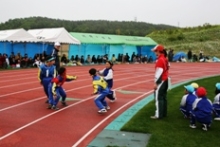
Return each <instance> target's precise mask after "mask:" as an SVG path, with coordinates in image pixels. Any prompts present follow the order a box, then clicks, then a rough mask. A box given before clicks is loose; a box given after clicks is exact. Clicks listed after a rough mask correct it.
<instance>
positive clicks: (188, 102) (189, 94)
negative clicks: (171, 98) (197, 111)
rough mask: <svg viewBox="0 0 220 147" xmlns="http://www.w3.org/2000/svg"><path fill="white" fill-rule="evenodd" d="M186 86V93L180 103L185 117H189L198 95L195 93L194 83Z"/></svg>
mask: <svg viewBox="0 0 220 147" xmlns="http://www.w3.org/2000/svg"><path fill="white" fill-rule="evenodd" d="M184 87H185V95H184V96H183V97H182V100H181V103H180V111H181V112H182V113H183V115H184V118H189V117H190V113H191V111H192V105H193V102H194V101H195V99H196V96H195V95H194V94H193V92H194V87H193V86H192V85H187V86H184Z"/></svg>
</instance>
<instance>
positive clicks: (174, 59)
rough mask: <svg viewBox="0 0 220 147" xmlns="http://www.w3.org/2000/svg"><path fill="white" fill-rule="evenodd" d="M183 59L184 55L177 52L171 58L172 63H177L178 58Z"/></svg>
mask: <svg viewBox="0 0 220 147" xmlns="http://www.w3.org/2000/svg"><path fill="white" fill-rule="evenodd" d="M181 57H184V58H186V53H184V52H178V53H176V54H175V55H174V56H173V61H178V60H179V58H181Z"/></svg>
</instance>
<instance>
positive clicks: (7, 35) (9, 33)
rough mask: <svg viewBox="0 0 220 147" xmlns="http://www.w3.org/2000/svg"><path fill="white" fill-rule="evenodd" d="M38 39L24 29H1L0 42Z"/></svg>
mask: <svg viewBox="0 0 220 147" xmlns="http://www.w3.org/2000/svg"><path fill="white" fill-rule="evenodd" d="M37 41H38V40H37V39H36V38H35V37H34V36H32V35H31V34H29V33H28V32H27V31H25V30H24V29H15V30H3V31H0V42H37Z"/></svg>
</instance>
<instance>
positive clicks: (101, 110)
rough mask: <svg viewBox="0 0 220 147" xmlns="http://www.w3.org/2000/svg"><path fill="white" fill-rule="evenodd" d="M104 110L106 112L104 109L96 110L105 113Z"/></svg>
mask: <svg viewBox="0 0 220 147" xmlns="http://www.w3.org/2000/svg"><path fill="white" fill-rule="evenodd" d="M106 112H107V110H106V109H100V110H99V111H98V113H106Z"/></svg>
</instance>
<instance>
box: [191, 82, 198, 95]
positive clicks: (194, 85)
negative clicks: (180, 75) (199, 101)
mask: <svg viewBox="0 0 220 147" xmlns="http://www.w3.org/2000/svg"><path fill="white" fill-rule="evenodd" d="M191 85H192V86H193V87H194V92H193V94H194V95H195V96H197V95H196V91H197V89H198V88H199V85H198V84H197V83H192V84H191Z"/></svg>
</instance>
